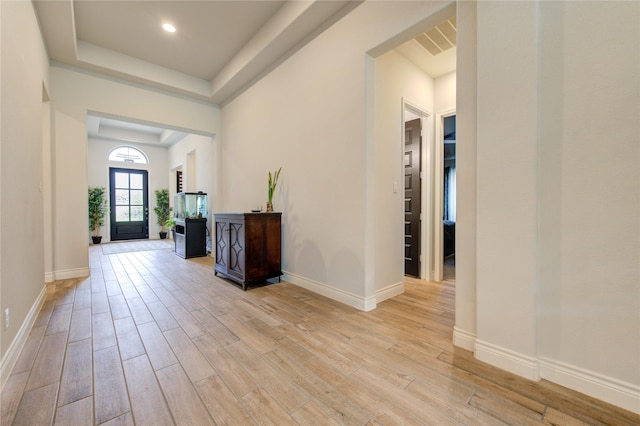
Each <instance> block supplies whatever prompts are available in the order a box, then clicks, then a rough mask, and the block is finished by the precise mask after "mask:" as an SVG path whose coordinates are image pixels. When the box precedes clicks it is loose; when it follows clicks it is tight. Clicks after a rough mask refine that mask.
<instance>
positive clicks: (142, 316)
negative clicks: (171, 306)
mask: <svg viewBox="0 0 640 426" xmlns="http://www.w3.org/2000/svg"><path fill="white" fill-rule="evenodd" d="M125 298H126V296H125ZM127 304H128V305H129V310H130V311H131V316H132V317H133V320H134V321H135V322H136V325H140V324H146V323H148V322H152V321H153V316H152V315H151V312H149V309H147V306H146V305H145V304H144V301H143V300H142V299H141V298H140V297H134V298H132V299H127Z"/></svg>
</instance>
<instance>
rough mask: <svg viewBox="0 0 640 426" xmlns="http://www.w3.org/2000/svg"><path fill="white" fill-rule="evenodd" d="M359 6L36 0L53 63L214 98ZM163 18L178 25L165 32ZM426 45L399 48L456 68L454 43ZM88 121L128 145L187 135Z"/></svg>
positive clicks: (435, 72)
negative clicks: (439, 50)
mask: <svg viewBox="0 0 640 426" xmlns="http://www.w3.org/2000/svg"><path fill="white" fill-rule="evenodd" d="M360 3H361V1H359V0H358V1H353V0H351V1H350V0H331V1H328V0H309V1H283V0H257V1H249V0H234V1H220V0H200V1H184V0H182V1H176V0H161V1H152V0H125V1H115V0H34V5H35V8H36V13H37V15H38V19H39V22H40V27H41V30H42V33H43V37H44V41H45V45H46V48H47V52H48V55H49V57H50V59H51V60H52V61H53V62H58V63H62V64H67V65H71V66H75V67H79V68H83V69H87V70H91V71H96V72H99V73H102V74H106V75H109V76H112V77H117V78H120V79H124V80H129V81H132V82H137V83H142V84H145V85H148V86H151V87H156V88H159V89H162V90H167V91H170V92H173V93H179V94H181V95H185V96H189V97H192V98H196V99H200V100H204V101H208V102H212V103H215V104H225V103H226V102H229V101H230V100H232V99H233V98H234V97H235V96H237V95H238V94H239V93H241V92H242V91H243V90H245V89H246V88H247V87H249V86H250V85H251V84H253V83H254V82H255V81H257V80H258V79H259V78H261V77H262V76H263V75H265V74H266V73H267V72H269V71H270V70H271V69H273V68H274V67H276V66H277V65H279V64H280V63H281V62H282V61H284V60H285V59H286V58H287V57H289V56H291V55H292V54H293V53H295V51H297V50H298V49H300V48H301V47H302V46H304V44H306V43H307V42H309V41H310V40H311V39H313V37H315V36H316V35H317V34H319V33H320V32H322V31H323V30H324V29H326V28H328V27H329V26H330V25H332V24H333V23H335V22H336V21H337V20H339V19H341V18H342V17H343V16H344V15H346V14H347V13H348V12H350V11H351V10H352V9H353V8H355V7H357V6H358V4H360ZM165 22H170V23H172V24H173V25H174V26H175V27H176V28H177V31H176V32H175V33H173V34H171V33H167V32H165V31H164V30H162V28H161V26H162V24H163V23H165ZM453 22H454V31H453V32H454V35H455V19H454V20H453ZM447 31H449V32H450V28H448V27H447ZM428 33H429V32H427V33H426V34H428ZM419 39H420V38H419ZM454 39H455V37H454ZM422 41H424V40H422ZM453 44H454V45H455V41H454V42H453ZM425 46H426V45H425V43H420V42H418V41H416V40H411V41H409V42H408V43H406V44H405V45H403V46H400V47H399V48H398V51H399V52H400V53H401V54H403V55H404V56H406V57H407V58H409V59H410V60H411V61H412V62H414V63H415V64H416V65H418V66H419V67H421V68H422V69H423V70H424V71H425V72H427V73H428V74H430V75H431V76H433V77H438V76H439V75H442V74H445V73H446V72H450V71H452V70H453V69H455V47H451V48H447V49H445V51H444V52H443V53H439V54H436V55H435V56H434V55H433V54H432V53H429V51H428V50H426V48H425ZM430 47H431V50H432V51H433V47H432V46H430ZM88 127H89V136H91V137H101V138H108V139H112V140H121V141H123V142H141V143H153V144H160V145H165V146H168V145H170V144H172V143H175V142H176V141H177V140H179V139H180V138H181V137H184V133H181V132H175V131H172V130H167V129H163V128H158V127H154V126H149V123H128V124H127V123H124V124H120V123H119V120H116V119H114V117H91V118H90V120H89V123H88ZM136 138H137V139H136Z"/></svg>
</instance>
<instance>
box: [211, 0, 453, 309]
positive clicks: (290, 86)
mask: <svg viewBox="0 0 640 426" xmlns="http://www.w3.org/2000/svg"><path fill="white" fill-rule="evenodd" d="M444 6H446V3H435V2H429V3H425V2H365V3H363V4H361V5H360V6H358V7H357V8H356V9H354V11H352V12H351V13H350V14H348V15H347V16H346V17H345V18H343V19H342V20H341V21H339V22H338V23H336V24H335V25H334V26H332V27H331V28H329V29H328V30H327V31H325V32H324V33H322V34H321V35H320V36H318V37H317V38H316V39H314V40H313V41H312V42H311V43H309V44H308V45H306V46H305V47H304V48H303V49H302V50H300V51H299V52H297V53H296V54H295V55H293V56H292V57H291V58H289V59H288V60H287V61H286V62H284V63H283V64H282V65H280V66H279V67H278V68H277V69H275V70H274V71H273V72H272V73H270V74H269V75H268V76H266V77H265V78H263V79H262V80H261V81H259V82H258V83H256V84H255V85H254V86H253V87H251V88H250V89H249V90H248V91H246V92H245V93H243V94H242V95H241V96H239V97H238V98H236V99H235V100H234V101H232V102H231V103H230V104H228V105H226V106H225V107H224V108H223V111H222V131H223V133H222V137H221V143H222V157H223V158H224V162H223V165H222V176H223V182H224V188H225V192H224V194H223V208H224V209H226V210H231V211H234V210H237V211H247V210H249V209H250V208H252V207H253V206H256V205H257V204H264V202H265V201H266V176H267V171H269V170H275V169H277V168H278V167H280V166H283V171H282V174H281V179H282V183H281V186H280V189H279V190H278V191H277V194H276V196H275V208H276V209H277V210H280V211H282V212H283V226H284V229H283V236H284V237H283V238H284V240H283V269H284V270H285V271H286V272H287V279H289V280H291V281H293V282H295V283H297V284H299V285H303V286H306V287H308V288H311V289H313V290H314V291H317V292H320V293H322V294H328V295H330V296H331V297H334V298H336V299H338V300H342V301H344V302H346V303H350V304H352V305H354V306H359V307H360V308H365V305H366V307H367V308H370V307H371V306H375V287H384V286H385V284H382V283H380V284H375V283H376V282H377V280H376V278H375V273H374V270H375V260H376V259H375V256H374V255H373V253H375V252H376V249H375V247H371V245H372V244H374V245H375V244H377V243H376V241H372V240H370V239H369V238H370V236H372V235H374V233H375V230H374V223H375V222H376V220H375V217H374V216H375V215H376V214H377V211H378V208H386V206H384V205H383V204H382V200H376V199H375V193H376V191H377V188H376V187H375V185H376V182H375V181H374V179H373V176H375V173H374V168H375V164H374V159H373V158H374V157H373V154H372V153H373V144H374V123H373V121H372V120H371V119H372V117H373V116H372V115H368V112H369V110H368V108H373V105H374V104H373V97H372V96H373V93H372V92H373V90H371V91H370V89H372V88H373V86H374V85H373V84H372V85H371V86H368V84H369V83H372V82H374V80H368V79H367V78H368V77H369V76H370V75H372V74H370V72H371V71H370V70H369V69H367V68H366V64H367V63H368V61H367V57H366V52H369V51H371V50H372V49H374V48H376V47H378V46H379V45H381V44H382V43H384V42H386V41H388V40H390V39H391V38H393V37H395V36H396V35H398V34H401V33H403V32H405V30H407V29H408V28H409V29H411V28H413V29H414V32H413V33H412V34H407V35H406V38H405V39H404V40H402V41H406V39H408V38H410V37H411V36H415V35H416V34H417V31H418V30H417V29H415V27H416V26H419V27H421V28H422V29H423V30H424V29H425V22H424V21H425V19H427V18H429V17H431V15H433V14H434V13H435V12H437V11H438V10H440V9H441V8H443V7H444ZM435 23H437V22H434V24H435ZM380 53H382V52H380ZM398 102H399V100H398ZM398 108H400V105H399V104H398ZM400 111H401V110H400V109H398V111H397V113H398V114H400ZM391 161H397V157H396V156H394V158H393V160H391ZM387 185H392V182H387ZM389 190H390V189H387V191H389ZM366 236H369V237H366ZM396 239H397V238H396ZM372 248H373V250H372ZM365 278H366V280H365ZM398 279H399V277H394V278H392V281H391V282H389V283H386V285H393V284H395V283H397V282H398ZM365 281H366V282H365ZM372 298H373V299H372Z"/></svg>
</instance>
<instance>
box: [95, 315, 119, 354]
mask: <svg viewBox="0 0 640 426" xmlns="http://www.w3.org/2000/svg"><path fill="white" fill-rule="evenodd" d="M91 320H92V330H93V350H94V351H99V350H101V349H104V348H108V347H111V346H115V345H117V344H118V342H117V341H116V331H115V330H114V328H113V321H112V320H111V313H110V312H102V313H99V314H93V315H92V316H91Z"/></svg>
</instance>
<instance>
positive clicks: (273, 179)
mask: <svg viewBox="0 0 640 426" xmlns="http://www.w3.org/2000/svg"><path fill="white" fill-rule="evenodd" d="M281 170H282V167H280V168H279V169H278V170H277V171H275V172H274V173H273V174H271V172H269V180H268V181H267V184H268V192H267V194H268V197H269V198H268V199H269V202H270V203H273V194H274V192H275V191H276V185H277V184H278V178H279V177H280V171H281Z"/></svg>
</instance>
